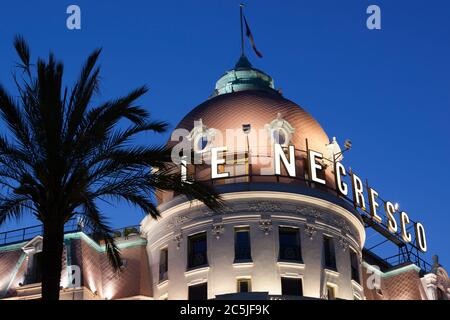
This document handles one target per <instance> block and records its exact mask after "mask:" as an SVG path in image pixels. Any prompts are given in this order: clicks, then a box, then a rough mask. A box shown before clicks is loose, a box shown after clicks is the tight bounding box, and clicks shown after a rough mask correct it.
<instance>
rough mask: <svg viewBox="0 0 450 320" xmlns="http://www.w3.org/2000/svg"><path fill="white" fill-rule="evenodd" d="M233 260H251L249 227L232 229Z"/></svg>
mask: <svg viewBox="0 0 450 320" xmlns="http://www.w3.org/2000/svg"><path fill="white" fill-rule="evenodd" d="M234 261H235V262H243V261H244V262H245V261H252V254H251V247H250V228H249V227H239V228H235V229H234Z"/></svg>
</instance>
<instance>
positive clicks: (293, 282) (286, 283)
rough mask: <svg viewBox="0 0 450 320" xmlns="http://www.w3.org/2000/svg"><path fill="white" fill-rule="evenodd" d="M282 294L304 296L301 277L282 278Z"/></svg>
mask: <svg viewBox="0 0 450 320" xmlns="http://www.w3.org/2000/svg"><path fill="white" fill-rule="evenodd" d="M281 294H282V295H286V296H303V283H302V279H300V278H283V277H282V278H281Z"/></svg>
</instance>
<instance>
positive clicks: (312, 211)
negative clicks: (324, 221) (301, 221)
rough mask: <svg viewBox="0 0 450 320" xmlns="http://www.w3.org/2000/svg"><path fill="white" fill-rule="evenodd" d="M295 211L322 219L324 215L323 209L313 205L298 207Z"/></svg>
mask: <svg viewBox="0 0 450 320" xmlns="http://www.w3.org/2000/svg"><path fill="white" fill-rule="evenodd" d="M295 212H296V213H298V214H300V215H304V216H307V217H311V218H314V219H321V218H322V215H323V213H322V212H321V211H319V210H317V209H316V208H311V207H296V209H295Z"/></svg>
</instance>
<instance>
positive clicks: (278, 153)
mask: <svg viewBox="0 0 450 320" xmlns="http://www.w3.org/2000/svg"><path fill="white" fill-rule="evenodd" d="M288 153H289V161H288V160H287V158H286V155H285V154H284V151H283V148H282V147H281V145H280V144H278V143H275V174H276V175H281V161H280V160H282V161H283V164H284V167H285V168H286V171H287V172H288V175H289V176H290V177H295V153H294V146H292V145H291V146H289V147H288Z"/></svg>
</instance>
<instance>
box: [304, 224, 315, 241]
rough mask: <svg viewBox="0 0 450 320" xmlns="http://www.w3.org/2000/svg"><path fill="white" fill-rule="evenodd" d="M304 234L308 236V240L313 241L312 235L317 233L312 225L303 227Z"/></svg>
mask: <svg viewBox="0 0 450 320" xmlns="http://www.w3.org/2000/svg"><path fill="white" fill-rule="evenodd" d="M305 232H306V234H307V235H308V237H309V239H311V240H312V239H313V238H314V235H315V234H316V233H317V229H316V227H315V226H313V225H312V224H307V225H305Z"/></svg>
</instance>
